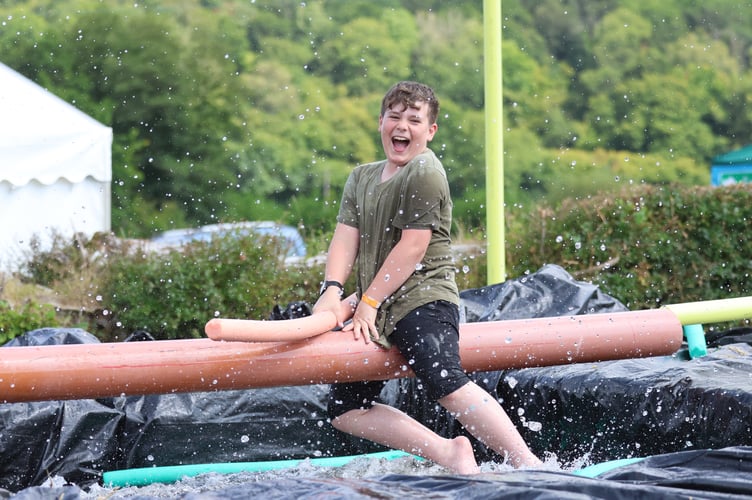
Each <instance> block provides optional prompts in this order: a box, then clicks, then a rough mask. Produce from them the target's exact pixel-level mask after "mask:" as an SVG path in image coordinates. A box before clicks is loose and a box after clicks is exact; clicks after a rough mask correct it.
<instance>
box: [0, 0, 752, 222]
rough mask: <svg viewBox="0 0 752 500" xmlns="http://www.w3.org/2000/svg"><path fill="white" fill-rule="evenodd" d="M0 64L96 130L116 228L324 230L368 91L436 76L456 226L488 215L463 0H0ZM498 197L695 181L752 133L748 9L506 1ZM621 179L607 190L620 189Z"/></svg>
mask: <svg viewBox="0 0 752 500" xmlns="http://www.w3.org/2000/svg"><path fill="white" fill-rule="evenodd" d="M0 7H1V8H2V19H1V21H2V22H1V23H0V54H1V55H0V60H2V62H3V63H5V64H7V65H9V66H11V67H13V68H14V69H16V70H18V71H20V72H21V73H23V74H24V75H26V76H27V77H29V78H31V79H32V80H34V81H36V82H38V83H39V84H41V85H43V86H44V87H46V88H48V89H49V90H51V91H52V92H54V93H55V94H57V95H60V96H61V97H63V98H64V99H66V100H67V101H69V102H71V103H73V104H75V105H76V106H78V107H79V108H80V109H82V110H83V111H85V112H87V113H88V114H90V115H92V116H94V117H95V118H97V119H98V120H99V121H101V122H102V123H105V124H107V125H109V126H111V127H112V128H113V131H114V147H113V169H114V178H115V181H114V187H113V202H114V206H113V228H114V230H115V232H116V233H117V234H119V235H121V236H131V237H133V236H138V237H143V236H147V235H149V234H150V233H151V232H153V231H155V230H161V229H167V228H169V227H186V226H195V225H199V224H204V223H211V222H218V221H224V222H231V221H234V220H241V219H249V220H253V219H257V220H262V219H273V220H278V221H284V222H288V223H292V224H296V225H302V226H304V227H305V228H310V229H311V230H312V231H327V230H330V229H331V227H332V224H333V216H334V214H335V212H336V203H337V202H338V198H339V193H340V191H341V188H342V185H343V183H344V180H345V178H346V176H347V174H348V172H349V171H350V169H351V168H352V166H353V165H354V164H356V163H360V162H366V161H371V160H374V159H377V158H379V157H380V146H379V142H378V135H377V133H376V127H377V115H378V106H379V100H380V98H381V96H382V94H383V92H384V91H385V90H386V88H387V87H388V86H389V85H391V84H392V83H393V82H394V81H396V80H399V79H405V78H410V79H417V80H421V81H425V82H427V83H430V84H431V85H433V86H434V87H435V88H436V89H437V91H438V92H439V96H440V98H441V101H442V103H443V113H442V116H441V118H440V130H439V134H438V135H437V138H436V140H435V142H434V148H435V149H436V150H437V152H438V153H440V155H441V156H442V158H443V161H444V163H445V166H446V167H447V169H448V171H449V174H450V179H451V184H452V186H451V187H452V191H453V194H454V198H455V200H456V201H457V210H456V213H455V217H456V218H457V220H458V222H459V223H460V224H463V225H464V226H466V227H478V226H479V225H482V224H483V223H484V220H485V218H484V217H485V216H484V202H485V191H484V189H485V165H484V148H483V22H482V21H483V19H482V12H481V2H479V1H470V0H466V1H451V2H450V1H442V0H382V1H379V2H373V1H371V0H347V1H345V0H318V1H317V0H314V1H309V2H298V1H293V0H260V1H255V2H248V1H245V0H242V1H241V0H227V1H211V0H186V1H183V0H145V1H140V2H137V3H134V2H128V1H124V0H113V1H110V2H99V1H94V0H58V1H55V2H52V1H50V0H0ZM503 14H504V28H503V30H504V32H503V61H504V99H505V113H506V117H505V127H506V132H505V137H504V144H505V152H506V159H505V177H506V179H505V181H506V193H505V197H506V200H507V201H508V203H509V204H510V205H523V206H528V207H529V206H531V205H533V204H537V203H540V202H542V201H545V202H548V203H550V204H555V203H556V202H558V201H559V200H561V199H564V198H571V197H582V196H585V195H587V194H592V193H595V192H599V191H604V190H608V191H615V190H619V189H620V188H621V185H622V184H623V183H625V182H633V183H642V182H645V183H650V184H658V185H663V184H666V183H671V182H673V183H680V184H685V185H692V184H697V183H699V184H706V183H707V179H708V173H707V165H708V162H709V160H710V158H711V157H712V156H714V155H716V154H719V153H723V152H725V151H726V150H728V149H730V148H733V147H736V146H740V145H743V144H744V143H746V142H748V141H749V131H750V130H752V112H751V111H750V110H752V107H751V106H749V104H750V99H751V98H752V97H751V96H752V92H751V90H752V75H750V64H749V63H750V47H751V46H752V34H750V31H749V29H748V27H749V26H750V25H752V10H750V9H747V8H745V7H744V6H743V4H742V3H739V2H728V1H725V0H708V1H704V2H685V1H682V0H666V1H662V2H636V1H634V0H598V1H589V2H583V1H580V0H542V1H536V2H526V1H522V0H504V2H503ZM617 178H618V179H620V181H621V182H616V181H615V179H617Z"/></svg>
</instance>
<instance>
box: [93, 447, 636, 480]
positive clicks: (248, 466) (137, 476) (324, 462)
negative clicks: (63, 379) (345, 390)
mask: <svg viewBox="0 0 752 500" xmlns="http://www.w3.org/2000/svg"><path fill="white" fill-rule="evenodd" d="M405 457H412V458H414V459H416V460H423V459H422V458H420V457H416V456H415V455H411V454H409V453H405V452H403V451H397V450H390V451H382V452H378V453H364V454H362V455H349V456H343V457H322V458H302V459H294V460H270V461H263V462H228V463H215V464H193V465H169V466H161V467H142V468H137V469H125V470H115V471H109V472H105V473H104V474H103V475H102V483H103V484H104V486H107V487H127V486H147V485H149V484H153V483H174V482H177V481H179V480H181V479H183V478H185V477H193V476H198V475H199V474H208V473H211V472H213V473H216V474H237V473H240V472H267V471H272V470H279V469H290V468H293V467H297V466H298V465H300V464H301V463H302V462H308V463H310V464H311V465H313V466H317V467H341V466H343V465H345V464H347V463H349V462H352V461H353V460H357V459H369V460H372V459H385V460H395V459H398V458H405ZM642 460H644V458H622V459H619V460H611V461H608V462H602V463H599V464H594V465H590V466H588V467H583V468H582V469H577V470H573V471H572V474H574V475H575V476H580V477H588V478H597V477H598V476H600V475H601V474H604V473H606V472H609V471H611V470H613V469H618V468H619V467H624V466H627V465H631V464H634V463H637V462H640V461H642Z"/></svg>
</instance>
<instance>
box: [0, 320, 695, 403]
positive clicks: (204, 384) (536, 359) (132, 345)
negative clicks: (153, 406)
mask: <svg viewBox="0 0 752 500" xmlns="http://www.w3.org/2000/svg"><path fill="white" fill-rule="evenodd" d="M291 321H293V320H291ZM681 345H682V326H681V323H680V322H679V320H678V319H677V317H676V315H675V314H674V313H672V312H671V311H669V310H666V309H655V310H647V311H634V312H619V313H604V314H592V315H578V316H562V317H552V318H538V319H524V320H512V321H493V322H483V323H466V324H462V325H461V327H460V355H461V358H462V364H463V367H464V368H465V369H466V370H467V371H469V372H473V371H486V370H501V369H507V368H528V367H538V366H549V365H555V364H567V363H580V362H590V361H605V360H614V359H624V358H634V357H646V356H659V355H668V354H673V353H674V352H676V351H677V350H678V349H679V348H680V347H681ZM408 376H412V372H411V370H410V368H409V367H408V364H407V363H406V362H405V359H404V358H403V357H402V356H401V355H400V354H399V353H398V352H397V351H396V350H395V349H391V350H385V349H382V348H380V347H378V346H376V345H375V344H373V343H370V344H365V343H364V342H362V341H360V342H356V341H354V340H353V336H352V334H351V333H349V332H340V331H330V332H327V333H323V334H321V335H317V336H314V337H310V338H304V339H302V340H296V341H288V342H232V341H216V340H211V339H191V340H162V341H151V342H127V343H103V344H78V345H55V346H34V347H5V348H0V403H13V402H24V401H44V400H66V399H85V398H102V397H117V396H125V395H128V396H131V395H142V394H166V393H174V392H199V391H219V390H229V389H249V388H258V387H278V386H290V385H309V384H319V383H332V382H342V381H354V380H386V379H390V378H401V377H408Z"/></svg>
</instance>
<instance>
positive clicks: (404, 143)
mask: <svg viewBox="0 0 752 500" xmlns="http://www.w3.org/2000/svg"><path fill="white" fill-rule="evenodd" d="M409 145H410V139H408V138H407V137H402V136H394V137H392V146H393V147H394V150H395V151H398V152H402V151H405V150H406V149H407V147H408V146H409Z"/></svg>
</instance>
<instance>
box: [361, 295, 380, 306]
mask: <svg viewBox="0 0 752 500" xmlns="http://www.w3.org/2000/svg"><path fill="white" fill-rule="evenodd" d="M360 300H362V301H363V302H365V303H366V304H368V305H369V306H371V307H373V308H374V309H378V308H379V307H381V302H378V301H377V300H376V299H374V298H373V297H369V296H368V295H366V294H365V293H364V294H363V295H361V297H360Z"/></svg>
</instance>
